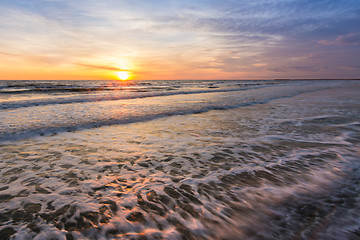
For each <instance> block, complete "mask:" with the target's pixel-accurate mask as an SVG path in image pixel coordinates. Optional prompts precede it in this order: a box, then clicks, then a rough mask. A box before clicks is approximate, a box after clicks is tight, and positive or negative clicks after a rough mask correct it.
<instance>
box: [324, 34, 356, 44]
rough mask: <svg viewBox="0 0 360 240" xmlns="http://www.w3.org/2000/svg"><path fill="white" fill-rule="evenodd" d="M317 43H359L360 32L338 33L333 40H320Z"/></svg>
mask: <svg viewBox="0 0 360 240" xmlns="http://www.w3.org/2000/svg"><path fill="white" fill-rule="evenodd" d="M318 43H319V44H321V45H325V46H330V45H360V33H348V34H345V35H339V36H337V37H336V38H335V39H333V40H320V41H318Z"/></svg>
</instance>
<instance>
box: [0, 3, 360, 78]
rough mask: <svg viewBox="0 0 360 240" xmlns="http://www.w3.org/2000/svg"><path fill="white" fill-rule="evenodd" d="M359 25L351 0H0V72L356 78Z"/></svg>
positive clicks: (358, 7)
mask: <svg viewBox="0 0 360 240" xmlns="http://www.w3.org/2000/svg"><path fill="white" fill-rule="evenodd" d="M359 26H360V0H156V1H155V0H154V1H152V0H136V1H134V0H103V1H99V0H76V1H74V0H11V1H10V0H0V79H3V80H28V79H56V80H58V79H118V78H119V75H120V76H124V73H125V77H126V74H127V75H128V76H129V78H131V79H144V80H145V79H146V80H151V79H176V80H179V79H274V78H275V79H277V78H332V79H333V78H360V27H359ZM119 72H122V74H121V73H119Z"/></svg>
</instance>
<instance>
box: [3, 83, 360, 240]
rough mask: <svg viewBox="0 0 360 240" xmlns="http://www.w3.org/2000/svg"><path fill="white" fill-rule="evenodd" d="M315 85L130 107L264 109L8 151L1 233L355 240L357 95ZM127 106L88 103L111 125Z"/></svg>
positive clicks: (14, 144) (61, 137)
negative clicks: (113, 117) (112, 118)
mask: <svg viewBox="0 0 360 240" xmlns="http://www.w3.org/2000/svg"><path fill="white" fill-rule="evenodd" d="M310 88H313V86H310V87H309V88H307V86H301V88H296V87H293V88H292V89H293V90H291V88H288V87H286V88H285V87H280V86H278V87H274V88H271V90H270V91H263V90H261V89H257V90H251V91H252V92H246V93H243V92H241V93H238V94H239V95H240V96H237V95H236V94H235V93H227V94H226V95H224V94H222V93H217V95H214V94H213V93H211V94H199V95H194V96H193V98H192V99H191V100H190V99H187V98H188V97H186V96H185V97H184V96H180V95H179V96H172V97H167V98H166V99H163V98H159V99H158V100H157V99H156V98H154V99H152V101H154V102H151V103H147V102H142V104H143V105H144V107H143V108H140V106H141V104H140V102H136V101H140V100H132V101H131V102H129V103H127V104H128V106H129V107H128V108H122V110H124V109H128V110H129V111H133V112H135V113H133V114H132V115H131V114H129V116H141V115H139V114H140V113H141V112H145V113H144V114H147V115H149V114H151V112H152V111H155V112H156V113H158V112H160V111H161V110H162V109H164V108H167V106H168V108H169V109H170V108H171V107H173V108H174V111H176V112H179V111H185V110H186V109H187V108H186V107H188V106H189V105H191V107H192V108H193V109H201V108H202V107H203V106H206V107H209V103H214V102H215V104H219V103H224V105H220V106H229V105H231V104H229V103H233V104H234V105H235V104H241V103H243V102H245V103H248V102H251V101H254V102H256V101H257V102H260V101H259V99H260V100H261V101H263V102H262V104H250V105H249V104H247V106H244V105H243V106H242V107H240V108H230V109H228V108H222V110H220V109H221V108H220V109H219V110H214V111H203V112H202V113H201V114H186V115H181V116H176V115H174V116H170V117H163V118H158V119H156V120H152V121H146V122H144V121H138V122H135V123H130V124H122V125H112V126H102V127H99V128H87V129H84V130H81V131H74V132H63V133H59V134H58V135H55V136H44V137H40V136H38V137H34V138H31V139H27V140H18V141H11V142H3V143H1V145H0V148H1V151H0V158H1V163H0V175H1V181H0V225H1V227H0V233H1V234H2V236H6V234H7V235H8V236H10V235H12V236H13V237H14V238H15V239H29V238H33V239H50V238H55V239H66V238H67V239H71V238H76V239H112V238H120V239H121V238H124V239H131V238H133V239H142V238H145V237H146V238H147V239H161V238H165V239H182V238H185V239H293V238H304V239H349V238H356V237H358V236H359V234H360V229H359V226H360V214H359V213H360V211H359V210H360V204H359V203H360V201H358V200H359V192H360V187H359V184H358V183H359V182H360V162H359V161H358V160H359V152H360V150H359V143H360V133H359V132H360V131H359V130H360V125H359V121H358V116H359V109H360V108H359V103H360V101H359V99H358V98H359V97H358V95H357V92H358V91H357V90H358V86H357V88H356V87H354V86H352V88H346V89H345V88H344V89H337V90H333V89H332V88H331V89H329V90H323V91H318V92H314V93H304V94H299V93H300V92H305V90H306V91H308V92H309V89H310ZM322 88H324V87H322ZM280 93H282V94H280ZM257 94H261V96H257ZM279 96H282V97H283V96H292V97H287V98H282V97H279ZM264 99H267V101H264ZM270 99H272V100H270ZM163 101H166V103H163ZM204 102H205V103H206V105H203V104H204ZM111 103H112V102H111ZM185 103H186V104H185ZM119 104H120V103H118V102H116V103H114V105H111V107H109V106H108V105H104V106H103V108H104V109H105V110H101V109H102V108H101V107H100V106H99V105H94V106H91V108H90V105H86V106H87V107H88V109H95V110H96V111H94V112H96V113H97V114H98V115H104V116H106V115H107V114H109V109H112V108H116V107H117V108H118V107H119ZM121 104H124V102H122V103H121ZM215 104H214V105H215ZM130 106H135V107H134V108H140V109H136V110H133V108H132V107H130ZM149 106H151V110H148V111H146V108H148V107H149ZM155 106H158V108H156V107H155ZM80 107H81V106H76V108H74V109H77V110H79V109H80ZM42 108H43V107H41V108H40V109H42ZM84 108H85V107H84ZM154 109H155V110H154ZM7 111H9V110H7ZM14 111H15V110H10V113H12V114H15V112H14ZM28 111H31V109H30V108H29V109H28ZM58 111H59V112H60V113H62V112H63V111H64V109H61V108H60V109H58ZM165 112H167V113H168V112H169V111H168V110H166V111H165ZM23 113H24V111H23ZM69 113H70V114H71V111H69ZM125 113H126V111H125ZM51 114H53V113H51ZM51 114H50V115H51ZM118 114H120V111H119V112H118ZM75 115H76V114H72V115H71V116H75ZM17 116H20V114H19V115H17ZM53 116H54V115H52V117H49V118H48V120H47V121H52V118H53ZM30 119H31V118H30ZM96 121H97V120H96ZM94 122H95V120H94ZM45 126H46V125H45ZM10 233H11V234H10Z"/></svg>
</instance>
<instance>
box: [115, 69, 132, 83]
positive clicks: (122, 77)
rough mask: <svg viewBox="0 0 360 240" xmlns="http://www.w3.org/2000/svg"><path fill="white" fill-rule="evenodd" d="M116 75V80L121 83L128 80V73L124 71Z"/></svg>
mask: <svg viewBox="0 0 360 240" xmlns="http://www.w3.org/2000/svg"><path fill="white" fill-rule="evenodd" d="M116 75H117V76H118V78H119V79H120V80H122V81H126V80H128V79H129V77H130V74H129V72H126V71H121V72H117V73H116Z"/></svg>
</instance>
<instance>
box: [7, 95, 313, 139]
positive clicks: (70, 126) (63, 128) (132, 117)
mask: <svg viewBox="0 0 360 240" xmlns="http://www.w3.org/2000/svg"><path fill="white" fill-rule="evenodd" d="M232 91H235V90H232ZM237 91H239V90H237ZM312 91H318V90H303V91H298V92H296V93H292V94H288V95H283V96H277V97H269V98H264V99H261V100H250V101H245V102H241V103H235V104H227V105H221V104H214V105H207V106H202V107H199V108H196V107H193V106H191V108H190V109H186V108H185V109H180V110H179V109H176V108H170V109H169V110H167V111H161V112H153V113H152V112H151V113H149V112H144V113H143V112H142V113H140V114H139V113H135V114H128V115H124V116H121V118H115V119H114V118H111V116H105V117H104V118H103V119H101V118H100V119H99V118H95V119H92V120H91V121H87V120H86V119H85V120H83V119H81V121H80V122H61V123H56V124H54V125H51V124H50V125H48V126H43V125H41V124H39V125H38V126H36V127H29V128H26V129H22V130H15V131H12V130H10V132H9V131H6V132H4V133H0V142H6V141H13V140H19V139H25V138H31V137H34V136H47V135H53V134H57V133H61V132H71V131H76V130H84V129H91V128H97V127H101V126H111V125H119V124H130V123H135V122H146V121H150V120H154V119H158V118H165V117H170V116H176V115H190V114H200V113H205V112H208V111H211V110H218V111H219V110H230V109H236V108H241V107H246V106H252V105H256V104H265V103H268V102H269V101H272V100H276V99H282V98H289V97H294V96H296V95H299V94H302V93H305V92H312ZM203 92H214V91H201V92H200V93H203ZM216 92H224V91H220V90H219V91H216ZM194 93H195V92H191V93H190V92H187V93H182V94H194ZM196 93H199V92H196ZM173 95H174V94H173ZM152 97H154V96H152Z"/></svg>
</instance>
